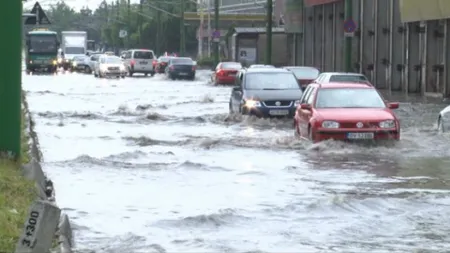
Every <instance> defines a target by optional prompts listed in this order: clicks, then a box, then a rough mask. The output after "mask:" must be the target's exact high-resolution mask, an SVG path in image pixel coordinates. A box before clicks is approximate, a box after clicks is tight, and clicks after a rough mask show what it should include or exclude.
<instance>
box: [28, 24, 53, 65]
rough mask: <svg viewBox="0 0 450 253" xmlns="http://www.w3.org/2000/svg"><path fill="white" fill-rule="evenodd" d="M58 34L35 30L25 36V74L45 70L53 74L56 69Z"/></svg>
mask: <svg viewBox="0 0 450 253" xmlns="http://www.w3.org/2000/svg"><path fill="white" fill-rule="evenodd" d="M59 44H60V43H59V40H58V34H57V33H56V32H53V31H48V30H35V31H30V32H28V33H27V34H26V45H27V51H26V55H25V63H26V70H27V72H35V71H36V70H41V69H43V70H45V71H47V72H50V73H53V72H56V71H57V68H58V48H59Z"/></svg>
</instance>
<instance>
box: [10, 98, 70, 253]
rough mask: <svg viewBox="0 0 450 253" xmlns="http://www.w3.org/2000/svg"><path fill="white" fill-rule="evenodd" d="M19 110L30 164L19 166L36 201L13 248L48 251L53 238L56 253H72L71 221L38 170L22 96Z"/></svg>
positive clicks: (39, 156)
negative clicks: (33, 189)
mask: <svg viewBox="0 0 450 253" xmlns="http://www.w3.org/2000/svg"><path fill="white" fill-rule="evenodd" d="M22 101H23V104H22V109H23V111H24V112H25V119H24V120H25V122H24V125H25V128H26V134H27V135H28V137H29V138H28V139H29V143H28V145H29V155H30V158H31V160H30V162H29V163H28V164H24V165H23V166H22V172H23V175H24V177H25V178H27V179H29V180H32V181H34V182H35V185H36V189H37V192H38V199H37V200H36V201H35V202H34V203H32V204H31V207H30V210H29V213H28V218H27V220H26V221H25V225H24V230H23V232H22V235H21V237H20V238H19V241H18V242H17V246H16V250H15V252H16V253H42V252H50V251H51V250H52V246H54V244H53V242H54V241H55V239H56V240H57V241H58V247H57V249H56V251H57V252H60V253H72V248H73V236H72V228H71V224H70V219H69V216H67V214H64V213H61V209H60V208H59V207H58V206H57V205H56V202H55V189H54V187H53V182H52V181H51V180H50V179H49V178H48V177H47V176H46V175H45V173H44V171H43V170H42V167H41V164H40V163H41V161H42V153H41V151H40V149H39V141H38V137H37V134H36V132H35V130H34V126H35V123H34V120H33V118H32V116H31V114H30V111H29V108H28V103H27V100H26V97H25V95H23V96H22Z"/></svg>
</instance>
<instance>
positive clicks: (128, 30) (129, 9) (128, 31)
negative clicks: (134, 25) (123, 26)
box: [125, 0, 131, 48]
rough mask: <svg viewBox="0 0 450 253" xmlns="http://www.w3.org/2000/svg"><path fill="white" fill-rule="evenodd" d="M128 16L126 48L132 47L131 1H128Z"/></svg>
mask: <svg viewBox="0 0 450 253" xmlns="http://www.w3.org/2000/svg"><path fill="white" fill-rule="evenodd" d="M127 7H128V15H127V19H128V22H127V45H126V46H125V47H126V48H129V47H130V30H131V0H128V6H127Z"/></svg>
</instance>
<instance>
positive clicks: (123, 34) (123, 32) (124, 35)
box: [119, 30, 128, 38]
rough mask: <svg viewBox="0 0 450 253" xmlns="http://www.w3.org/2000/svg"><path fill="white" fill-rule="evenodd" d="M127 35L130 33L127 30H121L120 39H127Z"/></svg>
mask: <svg viewBox="0 0 450 253" xmlns="http://www.w3.org/2000/svg"><path fill="white" fill-rule="evenodd" d="M127 35H128V32H127V31H126V30H120V31H119V37H120V38H125V37H127Z"/></svg>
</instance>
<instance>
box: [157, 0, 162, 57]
mask: <svg viewBox="0 0 450 253" xmlns="http://www.w3.org/2000/svg"><path fill="white" fill-rule="evenodd" d="M156 7H157V8H158V9H159V8H160V5H159V2H156ZM159 37H161V11H159V10H158V11H157V12H156V54H158V55H161V44H160V42H159Z"/></svg>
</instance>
